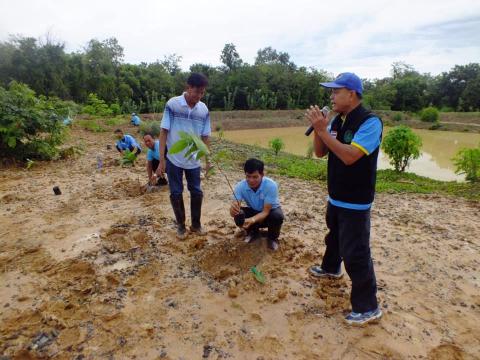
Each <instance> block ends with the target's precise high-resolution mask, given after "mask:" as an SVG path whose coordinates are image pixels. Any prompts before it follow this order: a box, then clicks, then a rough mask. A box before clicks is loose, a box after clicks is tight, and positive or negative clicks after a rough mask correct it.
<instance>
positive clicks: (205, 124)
mask: <svg viewBox="0 0 480 360" xmlns="http://www.w3.org/2000/svg"><path fill="white" fill-rule="evenodd" d="M207 85H208V80H207V78H206V77H205V76H204V75H202V74H198V73H192V74H191V75H190V77H189V78H188V79H187V84H186V89H185V92H184V93H183V94H182V95H180V96H176V97H173V98H171V99H170V100H168V102H167V104H166V106H165V111H164V112H163V118H162V122H161V124H160V127H161V132H160V164H159V167H160V174H164V173H165V172H166V173H167V177H168V185H169V188H170V202H171V204H172V208H173V212H174V214H175V219H176V221H177V238H179V239H185V237H186V229H185V206H184V203H183V173H185V177H186V179H187V188H188V191H190V209H191V217H192V226H191V227H190V231H191V232H193V233H196V234H199V235H204V234H206V231H205V230H204V229H203V228H202V226H201V223H200V218H201V211H202V200H203V192H202V188H201V187H200V172H201V166H200V161H199V160H195V159H194V158H190V157H187V158H186V157H185V153H186V152H187V151H188V149H185V150H183V151H182V152H180V153H176V154H170V153H169V152H168V149H169V148H171V146H172V145H173V144H174V143H175V142H177V141H178V140H179V139H180V132H181V131H184V132H186V133H189V134H194V135H197V136H199V137H201V139H202V141H203V142H204V143H205V144H206V145H207V146H209V144H210V142H209V136H210V133H211V125H210V114H209V111H208V108H207V106H206V105H205V104H204V103H203V102H201V101H200V99H201V98H202V97H203V96H204V95H205V89H206V87H207ZM165 148H166V152H167V156H166V159H165ZM208 167H209V164H208V163H207V168H208Z"/></svg>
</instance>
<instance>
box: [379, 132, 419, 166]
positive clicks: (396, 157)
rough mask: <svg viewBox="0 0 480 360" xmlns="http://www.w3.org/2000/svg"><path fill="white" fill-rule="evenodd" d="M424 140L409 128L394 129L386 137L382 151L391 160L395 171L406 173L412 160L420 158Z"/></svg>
mask: <svg viewBox="0 0 480 360" xmlns="http://www.w3.org/2000/svg"><path fill="white" fill-rule="evenodd" d="M421 147H422V139H421V138H420V136H418V135H417V134H415V133H414V132H413V130H412V129H410V128H409V127H406V126H403V125H400V126H396V127H394V128H393V129H392V130H390V131H389V132H388V134H387V135H386V136H385V137H384V139H383V142H382V150H383V151H384V152H385V154H386V155H387V156H388V157H389V158H390V164H391V165H392V166H393V167H394V168H395V171H401V172H403V171H405V169H406V168H407V166H408V165H409V163H410V160H412V159H418V158H419V157H420V149H421Z"/></svg>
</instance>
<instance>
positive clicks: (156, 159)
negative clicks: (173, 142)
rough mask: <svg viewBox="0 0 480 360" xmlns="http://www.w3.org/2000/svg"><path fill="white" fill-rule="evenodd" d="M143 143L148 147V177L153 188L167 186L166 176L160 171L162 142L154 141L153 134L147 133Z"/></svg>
mask: <svg viewBox="0 0 480 360" xmlns="http://www.w3.org/2000/svg"><path fill="white" fill-rule="evenodd" d="M143 142H144V144H145V146H146V147H147V149H148V151H147V175H148V182H149V183H150V185H152V186H162V185H167V179H165V175H164V174H162V173H161V171H160V167H159V165H160V140H159V139H156V140H155V139H154V136H153V134H151V133H149V132H147V133H145V135H143Z"/></svg>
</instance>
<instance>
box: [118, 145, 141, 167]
mask: <svg viewBox="0 0 480 360" xmlns="http://www.w3.org/2000/svg"><path fill="white" fill-rule="evenodd" d="M135 160H137V155H135V153H134V152H132V151H130V150H128V149H127V150H125V151H124V152H123V157H122V159H121V160H120V164H121V165H122V166H127V165H129V166H133V165H135Z"/></svg>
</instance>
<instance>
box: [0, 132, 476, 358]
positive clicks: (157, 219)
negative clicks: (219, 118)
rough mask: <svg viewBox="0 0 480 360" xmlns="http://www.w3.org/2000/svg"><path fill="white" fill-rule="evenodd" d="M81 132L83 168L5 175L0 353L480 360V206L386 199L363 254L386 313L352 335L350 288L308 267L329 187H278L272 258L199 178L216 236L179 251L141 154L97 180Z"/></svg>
mask: <svg viewBox="0 0 480 360" xmlns="http://www.w3.org/2000/svg"><path fill="white" fill-rule="evenodd" d="M75 135H76V136H77V140H78V138H79V137H83V138H84V139H85V141H86V145H87V149H89V150H88V151H87V154H86V155H85V156H82V157H81V158H79V159H76V160H69V161H62V162H57V163H52V164H44V165H40V166H39V167H37V168H33V169H32V170H31V171H28V172H27V171H24V170H15V169H13V170H2V171H1V175H0V180H1V181H0V204H1V207H0V209H1V210H0V283H1V288H2V292H1V295H0V354H3V355H5V356H7V358H9V357H11V358H18V359H34V358H58V359H63V358H69V359H70V358H74V359H98V358H117V359H122V358H135V357H136V358H142V359H143V358H147V359H149V358H152V359H157V358H163V359H199V358H202V357H203V358H209V359H218V358H220V359H223V358H230V359H420V358H429V359H476V358H480V321H479V320H480V272H479V270H478V269H479V265H480V259H479V254H480V236H479V235H480V221H479V219H480V205H479V203H478V202H468V201H466V200H463V199H455V198H447V197H440V196H431V195H393V194H381V195H379V196H378V197H377V200H376V204H375V208H374V210H373V212H372V252H373V256H374V261H375V267H376V273H377V279H378V284H379V294H378V296H379V298H380V300H381V303H382V306H383V308H384V310H385V317H384V319H383V320H382V321H381V322H380V323H379V324H376V325H372V326H369V327H366V328H351V327H348V326H346V325H344V324H343V322H342V317H343V315H344V313H345V312H346V311H348V308H349V301H348V297H349V291H350V288H349V286H350V284H349V280H348V279H347V278H345V279H343V280H341V281H337V282H334V281H328V280H327V281H318V280H313V279H311V278H310V277H309V276H308V275H307V272H306V269H307V267H308V266H310V265H311V264H313V263H315V262H318V261H320V259H321V254H322V253H323V250H324V245H323V236H324V235H325V231H326V227H325V224H324V219H323V217H324V213H325V200H324V199H325V195H326V193H325V188H324V186H322V185H315V184H310V183H307V182H303V181H299V180H291V179H285V178H281V179H279V178H277V180H279V183H280V188H281V200H282V206H283V208H284V212H285V214H286V223H285V226H284V229H283V232H282V237H281V250H280V251H278V252H276V253H271V252H270V251H269V250H267V248H266V244H265V239H263V240H261V241H257V242H256V243H254V244H251V245H246V244H244V243H242V242H239V241H238V240H236V239H234V237H233V231H234V226H233V225H232V222H231V220H230V218H229V217H228V214H227V205H226V203H227V202H228V199H229V194H228V188H227V185H226V184H225V182H224V181H223V179H222V177H221V176H220V175H215V176H214V177H213V178H211V179H209V180H208V181H205V182H204V184H203V186H204V191H205V196H206V200H205V209H204V216H203V221H204V223H205V224H206V226H207V228H208V229H209V230H210V232H209V235H208V236H207V237H204V238H201V237H193V236H190V237H189V238H188V239H187V240H186V241H183V242H178V241H177V240H175V238H174V233H175V232H174V227H173V221H172V218H173V214H172V212H171V209H170V206H169V203H168V193H167V190H166V189H165V190H164V191H161V192H158V193H153V194H142V193H141V192H140V191H139V185H140V183H143V182H144V180H145V179H144V170H143V165H144V155H142V160H141V161H140V162H139V164H138V165H137V166H136V167H135V168H120V167H116V166H112V163H113V159H114V157H115V154H114V153H113V152H111V153H110V154H108V155H105V164H106V166H105V168H104V170H103V171H101V172H98V171H96V169H95V165H96V160H95V157H94V155H95V154H96V152H97V151H100V149H105V144H106V143H107V142H108V141H109V137H110V135H107V134H102V135H92V134H90V133H86V132H82V131H76V132H75ZM229 176H230V178H231V180H232V181H236V180H239V179H241V178H242V174H241V172H230V173H229ZM54 185H59V186H60V188H61V190H62V192H63V194H62V195H61V196H54V195H53V192H52V187H53V186H54ZM186 199H187V201H186V206H187V213H188V207H189V206H188V197H186ZM188 218H189V216H187V219H188ZM187 221H188V220H187ZM253 265H257V266H258V267H259V268H260V269H261V270H262V271H263V272H264V274H265V275H266V278H267V283H266V284H265V285H261V284H259V283H257V282H256V281H255V280H254V278H253V277H252V275H251V273H249V272H248V269H249V268H250V267H251V266H253Z"/></svg>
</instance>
